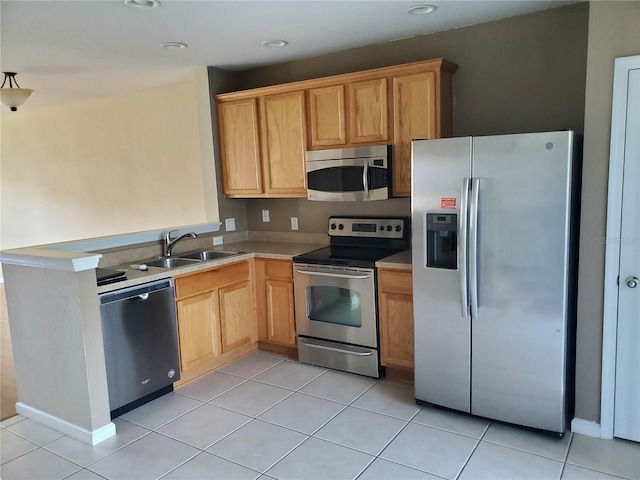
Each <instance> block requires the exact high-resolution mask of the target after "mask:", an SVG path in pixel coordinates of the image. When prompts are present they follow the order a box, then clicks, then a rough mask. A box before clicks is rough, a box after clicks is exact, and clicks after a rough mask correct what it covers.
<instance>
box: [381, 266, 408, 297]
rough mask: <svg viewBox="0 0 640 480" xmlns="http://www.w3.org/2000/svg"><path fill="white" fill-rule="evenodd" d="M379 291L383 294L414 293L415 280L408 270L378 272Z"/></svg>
mask: <svg viewBox="0 0 640 480" xmlns="http://www.w3.org/2000/svg"><path fill="white" fill-rule="evenodd" d="M378 289H379V290H380V291H381V292H395V293H408V294H412V293H413V279H412V276H411V272H410V271H408V270H390V269H385V268H382V269H379V270H378Z"/></svg>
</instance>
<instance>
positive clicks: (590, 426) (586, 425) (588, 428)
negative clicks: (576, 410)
mask: <svg viewBox="0 0 640 480" xmlns="http://www.w3.org/2000/svg"><path fill="white" fill-rule="evenodd" d="M571 431H572V432H573V433H579V434H581V435H587V436H589V437H595V438H600V424H599V423H596V422H590V421H589V420H583V419H582V418H574V419H573V420H571Z"/></svg>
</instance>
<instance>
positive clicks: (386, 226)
mask: <svg viewBox="0 0 640 480" xmlns="http://www.w3.org/2000/svg"><path fill="white" fill-rule="evenodd" d="M406 221H407V220H406V219H404V218H342V217H331V218H329V236H332V237H373V238H403V237H404V233H405V229H406V227H407V226H406V225H405V222H406Z"/></svg>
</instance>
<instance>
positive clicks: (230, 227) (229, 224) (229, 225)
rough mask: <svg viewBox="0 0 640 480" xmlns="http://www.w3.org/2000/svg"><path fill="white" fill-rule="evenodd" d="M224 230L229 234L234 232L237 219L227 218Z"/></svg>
mask: <svg viewBox="0 0 640 480" xmlns="http://www.w3.org/2000/svg"><path fill="white" fill-rule="evenodd" d="M224 228H225V230H226V231H227V232H233V231H234V230H235V229H236V219H235V218H227V219H226V220H225V221H224Z"/></svg>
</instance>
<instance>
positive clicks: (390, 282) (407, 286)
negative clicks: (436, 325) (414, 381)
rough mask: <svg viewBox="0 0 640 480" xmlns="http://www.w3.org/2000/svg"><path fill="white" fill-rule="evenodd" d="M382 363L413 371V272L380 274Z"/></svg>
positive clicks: (397, 271)
mask: <svg viewBox="0 0 640 480" xmlns="http://www.w3.org/2000/svg"><path fill="white" fill-rule="evenodd" d="M378 305H379V310H380V311H379V317H380V318H379V320H380V363H382V365H384V366H386V367H395V368H400V369H404V370H413V368H414V360H413V282H412V277H411V272H410V271H405V270H392V269H382V268H381V269H379V270H378Z"/></svg>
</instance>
